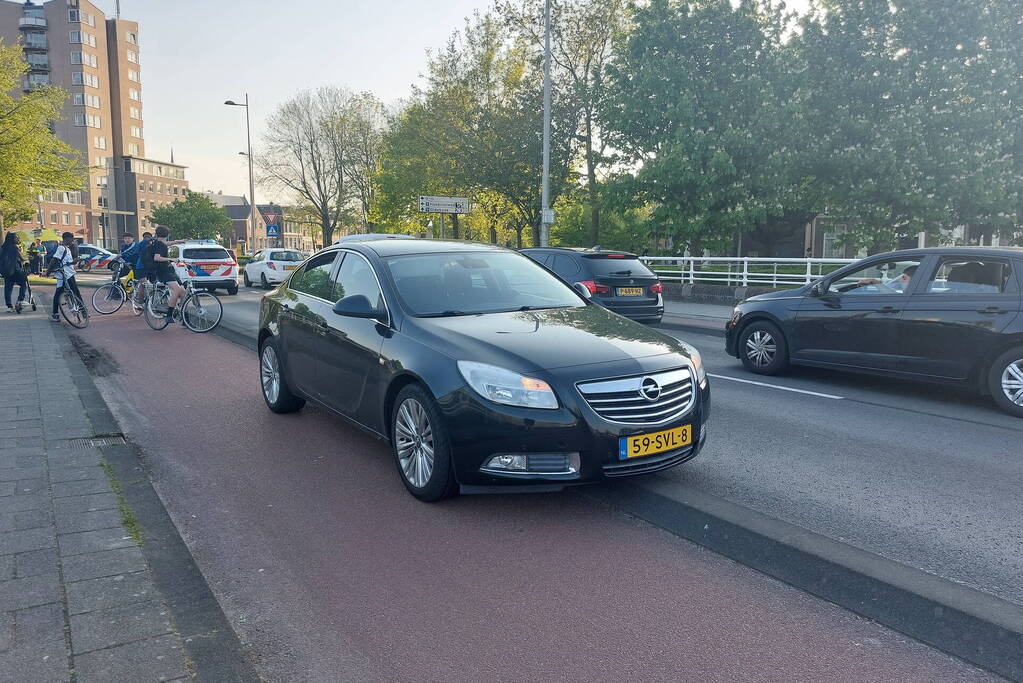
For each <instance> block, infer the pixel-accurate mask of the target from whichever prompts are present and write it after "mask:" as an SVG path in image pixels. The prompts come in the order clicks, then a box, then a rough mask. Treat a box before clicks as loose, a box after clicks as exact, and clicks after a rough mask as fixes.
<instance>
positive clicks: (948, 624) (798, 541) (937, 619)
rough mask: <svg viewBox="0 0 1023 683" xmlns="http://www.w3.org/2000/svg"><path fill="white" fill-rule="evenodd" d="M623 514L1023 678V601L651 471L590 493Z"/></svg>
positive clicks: (990, 667) (1006, 674) (1009, 675)
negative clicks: (1013, 600)
mask: <svg viewBox="0 0 1023 683" xmlns="http://www.w3.org/2000/svg"><path fill="white" fill-rule="evenodd" d="M581 492H582V493H583V494H584V495H589V496H591V497H593V498H595V499H597V500H600V501H602V502H604V503H607V504H610V505H611V506H613V507H616V508H619V509H620V510H622V511H623V512H626V513H629V514H632V515H635V516H637V517H639V518H641V519H644V520H646V521H648V522H650V523H652V524H654V525H656V526H659V527H661V528H662V529H665V530H667V531H670V532H671V533H674V534H676V535H678V536H681V537H683V538H686V539H688V540H690V541H693V542H695V543H698V544H700V545H702V546H704V547H706V548H709V549H711V550H713V551H714V552H717V553H720V554H722V555H725V556H726V557H730V558H732V559H733V560H736V561H737V562H740V563H742V564H744V565H746V566H748V567H752V568H753V569H756V570H758V571H760V572H763V573H765V574H768V575H769V576H773V577H775V578H777V579H780V580H781V581H784V582H786V583H788V584H790V585H792V586H795V587H796V588H800V589H802V590H805V591H807V592H808V593H812V594H813V595H817V596H819V597H821V598H824V599H825V600H828V601H830V602H833V603H835V604H837V605H840V606H841V607H844V608H846V609H848V610H851V611H853V612H856V613H857V614H861V615H863V616H865V617H867V618H869V619H872V620H874V621H877V622H878V623H881V624H884V625H885V626H888V627H890V628H893V629H895V630H897V631H901V632H902V633H905V634H906V635H908V636H911V637H913V638H915V639H917V640H920V641H922V642H924V643H927V644H929V645H931V646H933V647H936V648H938V649H940V650H943V651H944V652H947V653H949V654H951V655H954V656H956V657H959V658H961V659H963V660H966V661H967V662H970V663H971V664H974V665H976V666H979V667H983V668H985V669H988V670H990V671H992V672H994V673H997V674H999V675H1001V676H1004V677H1006V678H1008V679H1010V680H1014V681H1023V607H1021V606H1020V605H1016V604H1013V603H1010V602H1008V601H1005V600H1001V599H1000V598H996V597H994V596H992V595H989V594H987V593H983V592H981V591H977V590H974V589H972V588H967V587H966V586H963V585H961V584H958V583H954V582H952V581H949V580H947V579H943V578H941V577H938V576H935V575H933V574H929V573H927V572H925V571H922V570H919V569H915V568H913V567H909V566H907V565H904V564H900V563H898V562H894V561H892V560H889V559H887V558H884V557H881V556H879V555H876V554H874V553H870V552H867V551H865V550H862V549H860V548H856V547H854V546H851V545H848V544H846V543H842V542H840V541H836V540H834V539H831V538H828V537H826V536H822V535H820V534H816V533H814V532H811V531H807V530H806V529H802V528H800V527H797V526H795V525H792V524H789V523H788V522H783V521H781V520H778V519H775V518H773V517H769V516H767V515H764V514H762V513H759V512H756V511H754V510H750V509H747V508H744V507H742V506H739V505H736V504H734V503H731V502H729V501H726V500H723V499H721V498H718V497H716V496H711V495H708V494H706V493H703V492H700V491H697V490H694V489H690V488H687V487H679V486H678V484H677V483H675V482H667V481H665V480H663V479H658V478H645V479H643V480H642V482H640V483H637V482H622V483H617V484H616V485H615V486H614V487H608V486H602V487H598V488H594V489H591V490H589V491H587V490H586V489H582V490H581Z"/></svg>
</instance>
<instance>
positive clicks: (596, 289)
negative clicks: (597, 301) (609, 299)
mask: <svg viewBox="0 0 1023 683" xmlns="http://www.w3.org/2000/svg"><path fill="white" fill-rule="evenodd" d="M576 284H579V285H582V286H583V287H585V288H586V289H588V290H590V294H607V293H608V292H610V291H611V288H610V287H608V286H607V285H602V284H599V283H596V282H594V281H593V280H583V281H582V282H577V283H576Z"/></svg>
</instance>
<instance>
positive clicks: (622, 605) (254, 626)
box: [72, 311, 994, 681]
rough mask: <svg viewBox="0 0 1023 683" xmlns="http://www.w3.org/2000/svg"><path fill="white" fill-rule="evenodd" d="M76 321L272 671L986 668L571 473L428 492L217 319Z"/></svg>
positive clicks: (477, 675) (644, 674)
mask: <svg viewBox="0 0 1023 683" xmlns="http://www.w3.org/2000/svg"><path fill="white" fill-rule="evenodd" d="M72 332H73V333H74V334H76V335H77V336H78V337H79V338H80V340H81V341H83V342H85V344H87V345H88V346H89V347H92V350H93V351H95V352H96V353H93V354H90V356H91V360H90V361H89V362H90V364H91V366H92V370H93V372H94V376H95V377H96V381H97V384H98V385H99V386H100V389H101V391H102V392H103V394H104V396H106V398H107V401H108V402H109V403H111V407H112V409H113V410H114V412H115V414H116V415H117V418H118V420H119V422H120V423H121V425H122V428H123V429H124V431H125V434H126V436H127V438H128V439H129V440H130V441H132V442H133V443H135V444H137V445H138V446H139V447H140V449H141V450H142V453H143V455H144V458H145V460H146V461H147V463H148V464H149V466H150V468H151V470H152V476H153V479H154V483H155V485H156V488H157V490H158V492H159V493H160V495H161V497H162V498H163V500H164V502H165V504H166V506H167V508H168V510H169V511H170V513H171V516H172V518H173V519H174V522H175V524H176V525H177V526H178V528H179V530H180V531H181V534H182V536H183V537H184V539H185V541H186V543H187V544H188V546H189V548H190V549H191V550H192V552H193V554H194V555H195V557H196V560H197V562H198V564H199V566H200V567H201V569H202V570H203V572H204V574H205V575H206V578H207V580H208V582H209V584H210V586H211V587H212V589H213V591H214V593H215V594H216V596H217V598H218V599H219V600H220V601H221V603H222V605H223V607H224V610H225V612H226V613H227V614H228V616H229V618H230V619H231V621H232V623H233V625H234V626H235V629H236V630H237V631H238V634H239V636H240V638H241V640H242V641H243V642H247V643H250V644H251V645H252V648H253V653H254V655H255V657H256V659H257V661H258V665H259V666H260V668H261V669H262V671H263V673H264V675H265V676H266V677H267V678H269V679H271V680H448V681H453V680H481V679H488V680H538V679H557V680H591V681H592V680H600V681H605V680H608V681H610V680H637V681H638V680H642V681H662V680H663V681H679V680H686V681H697V680H699V681H782V680H784V681H893V680H899V681H939V680H940V681H967V680H970V681H973V680H991V679H993V678H994V677H990V676H989V675H988V674H985V673H983V672H980V671H978V670H976V669H974V668H972V667H970V666H969V665H966V664H964V663H962V662H960V661H958V660H955V659H953V658H950V657H948V656H946V655H944V654H942V653H940V652H937V651H935V650H933V649H930V648H928V647H926V646H924V645H922V644H920V643H917V642H915V641H911V640H909V639H908V638H906V637H905V636H902V635H901V634H899V633H896V632H894V631H891V630H889V629H887V628H884V627H881V626H879V625H877V624H874V623H871V622H869V621H866V620H864V619H861V618H859V617H857V616H856V615H854V614H852V613H850V612H847V611H845V610H842V609H840V608H838V607H836V606H834V605H832V604H830V603H826V602H823V601H821V600H819V599H817V598H814V597H812V596H810V595H808V594H805V593H803V592H801V591H798V590H795V589H793V588H790V587H788V586H786V585H784V584H781V583H779V582H777V581H775V580H773V579H771V578H768V577H766V576H764V575H761V574H759V573H757V572H755V571H753V570H750V569H748V568H746V567H743V566H741V565H738V564H736V563H734V562H732V561H730V560H727V559H725V558H722V557H720V556H718V555H715V554H714V553H712V552H710V551H707V550H706V549H704V548H701V547H699V546H696V545H694V544H692V543H689V542H687V541H684V540H681V539H679V538H677V537H675V536H672V535H670V534H668V533H666V532H664V531H662V530H660V529H657V528H655V527H652V526H650V525H648V524H646V523H644V522H640V521H638V520H635V519H632V518H630V517H628V516H626V515H623V514H621V513H618V512H616V511H614V510H611V509H608V508H606V507H603V506H601V505H600V504H598V503H594V502H592V501H590V500H588V499H586V498H584V497H582V496H580V495H578V494H576V493H573V492H571V491H568V492H565V493H561V494H549V495H492V496H461V497H458V498H455V499H453V500H451V501H448V502H445V503H442V504H439V505H426V504H423V503H420V502H418V501H416V500H415V499H413V498H412V497H411V496H409V495H408V493H407V492H406V491H405V489H404V487H403V486H402V484H401V481H400V479H399V476H398V474H397V472H396V470H395V467H394V464H393V461H392V459H391V456H390V454H389V451H388V450H387V448H386V447H385V446H384V444H382V443H380V442H378V441H376V440H374V439H372V438H370V437H368V436H366V435H364V434H362V433H361V432H359V431H358V430H356V429H354V428H352V427H349V426H347V425H346V424H345V423H343V422H342V421H341V420H340V419H338V418H335V417H332V416H331V415H329V414H327V413H326V412H325V411H322V410H320V409H318V408H314V407H311V406H307V407H306V408H305V409H303V410H302V411H301V412H299V413H297V414H293V415H274V414H272V413H270V412H269V411H268V410H267V409H266V407H265V406H264V404H263V401H262V398H261V397H260V393H259V382H258V372H257V370H258V369H257V363H256V357H255V355H254V354H253V353H252V352H251V351H249V350H247V349H245V348H243V347H241V346H238V345H236V344H234V343H231V342H229V341H226V340H225V339H222V338H220V337H217V336H215V335H212V334H207V335H196V334H193V333H191V332H189V331H188V330H186V329H184V328H182V327H181V326H179V325H174V326H171V327H169V328H167V329H166V330H163V331H161V332H153V331H152V330H150V329H149V328H148V327H147V326H146V325H145V323H144V322H143V321H142V320H140V319H138V318H135V317H133V316H132V315H131V314H130V313H128V312H126V311H122V312H120V313H117V314H115V315H112V316H95V317H94V318H93V320H92V324H91V325H90V327H89V328H87V329H86V330H82V331H74V330H72ZM710 438H713V434H711V437H710Z"/></svg>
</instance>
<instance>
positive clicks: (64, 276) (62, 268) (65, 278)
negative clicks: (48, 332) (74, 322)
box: [46, 232, 81, 323]
mask: <svg viewBox="0 0 1023 683" xmlns="http://www.w3.org/2000/svg"><path fill="white" fill-rule="evenodd" d="M60 239H61V242H60V244H59V245H58V246H57V248H56V249H55V250H54V252H53V256H51V257H50V265H49V267H47V269H46V274H47V275H50V274H51V273H52V274H53V275H54V277H56V278H57V289H56V291H54V293H53V311H52V312H51V315H50V320H52V321H53V322H57V323H59V322H60V316H59V315H57V313H58V311H60V297H61V296H62V295H63V294H64V290H65V289H67V288H70V289H71V291H73V292H74V293H75V294H77V295H78V296H79V297H80V296H81V293H80V292H79V291H78V283H77V282H76V281H75V263H76V262H77V261H78V245H77V244H76V243H75V236H74V235H73V234H71V233H70V232H65V233H64V234H62V235H61V236H60Z"/></svg>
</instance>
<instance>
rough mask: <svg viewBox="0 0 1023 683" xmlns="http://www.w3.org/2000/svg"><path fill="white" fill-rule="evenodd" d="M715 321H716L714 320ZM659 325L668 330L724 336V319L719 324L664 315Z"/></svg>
mask: <svg viewBox="0 0 1023 683" xmlns="http://www.w3.org/2000/svg"><path fill="white" fill-rule="evenodd" d="M715 322H716V321H715ZM659 326H660V327H665V328H668V329H670V330H680V331H683V332H693V333H696V334H706V335H710V336H712V337H721V338H722V339H723V338H724V336H725V321H723V320H722V321H721V324H720V325H718V324H713V323H712V324H706V323H703V322H702V321H700V322H696V321H695V319H692V318H674V317H668V316H665V317H663V318H661V323H660V325H659Z"/></svg>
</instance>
